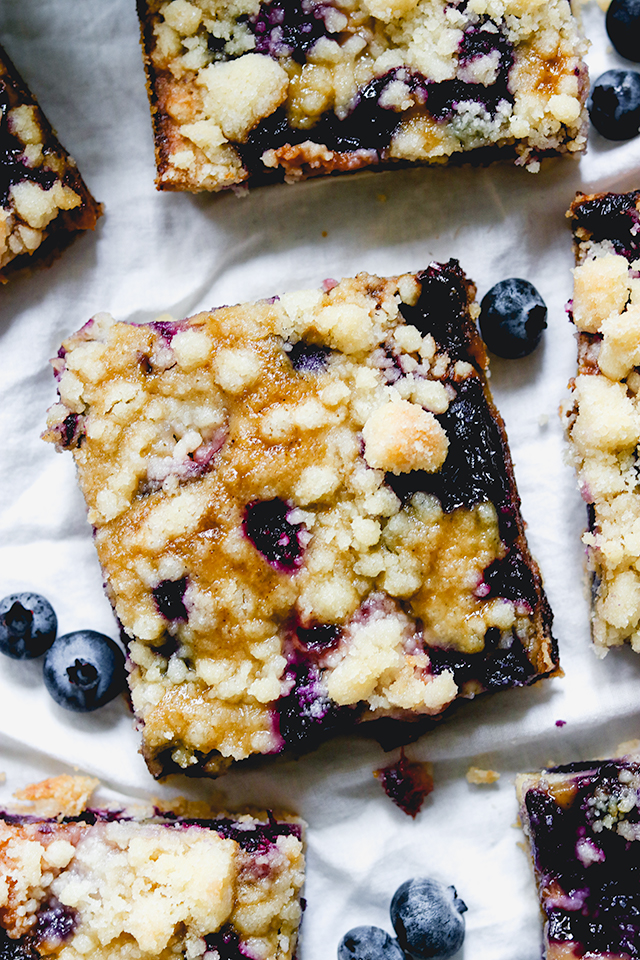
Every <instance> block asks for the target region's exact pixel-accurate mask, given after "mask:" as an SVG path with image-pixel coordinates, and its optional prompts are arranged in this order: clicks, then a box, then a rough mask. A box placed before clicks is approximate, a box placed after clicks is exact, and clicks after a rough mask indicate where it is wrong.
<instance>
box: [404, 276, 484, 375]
mask: <svg viewBox="0 0 640 960" xmlns="http://www.w3.org/2000/svg"><path fill="white" fill-rule="evenodd" d="M417 280H418V282H419V283H420V285H421V288H422V289H421V293H420V297H419V298H418V302H417V303H416V304H415V305H414V306H412V307H410V306H409V305H408V304H406V303H401V304H400V313H401V314H402V316H403V317H404V319H405V321H406V322H407V323H410V324H412V325H413V326H414V327H417V328H418V330H419V331H420V333H421V334H422V335H423V336H426V334H428V333H430V334H432V335H433V338H434V340H435V341H436V343H438V344H439V345H440V346H441V348H442V349H443V350H446V352H447V354H448V355H449V358H450V359H451V360H452V361H453V362H454V363H455V361H456V360H468V359H469V356H468V354H469V346H470V344H471V342H472V331H471V329H470V327H469V325H468V323H467V322H466V317H467V307H468V303H469V286H470V284H469V281H468V280H467V278H466V277H465V275H464V273H463V272H462V270H461V269H460V264H459V263H458V261H457V260H453V259H451V260H449V262H448V263H431V264H429V266H428V267H427V269H426V270H424V271H423V272H422V273H420V274H418V277H417Z"/></svg>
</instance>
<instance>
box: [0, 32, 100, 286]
mask: <svg viewBox="0 0 640 960" xmlns="http://www.w3.org/2000/svg"><path fill="white" fill-rule="evenodd" d="M100 213H101V207H100V204H99V203H96V201H95V200H94V199H93V197H92V196H91V194H90V193H89V191H88V189H87V187H86V185H85V183H84V181H83V180H82V177H81V176H80V174H79V173H78V169H77V167H76V165H75V161H74V160H72V158H71V157H70V156H69V154H68V153H67V152H66V151H65V150H64V148H63V147H62V146H61V144H60V143H59V142H58V139H57V138H56V135H55V133H54V131H53V130H52V129H51V126H50V124H49V123H48V121H47V119H46V117H45V116H44V114H43V113H42V110H41V109H40V107H39V106H38V104H37V102H36V100H35V98H34V97H33V95H32V94H31V93H30V92H29V90H28V88H27V87H26V85H25V83H24V81H23V80H22V78H21V77H20V75H19V74H18V71H17V70H16V68H15V67H14V65H13V64H12V62H11V60H10V59H9V57H8V56H7V54H6V52H5V51H4V50H3V49H2V47H0V283H5V282H6V281H7V279H8V277H9V276H10V274H11V273H12V272H15V271H16V270H18V269H21V268H22V267H25V266H30V265H31V264H32V263H33V262H34V261H35V260H47V259H50V258H52V257H53V256H54V255H55V254H57V253H58V252H59V251H60V250H62V249H63V248H64V247H66V246H67V245H68V244H69V243H70V242H71V240H73V238H74V237H75V236H76V235H77V233H78V231H79V230H93V229H94V227H95V225H96V221H97V219H98V217H99V216H100Z"/></svg>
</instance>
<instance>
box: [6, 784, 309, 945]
mask: <svg viewBox="0 0 640 960" xmlns="http://www.w3.org/2000/svg"><path fill="white" fill-rule="evenodd" d="M97 783H98V782H97V781H96V780H94V779H92V778H89V777H69V776H61V777H54V778H52V779H50V780H45V781H43V782H42V783H39V784H32V785H31V786H30V787H27V788H26V789H25V790H23V791H20V792H19V793H18V794H17V795H18V796H20V797H21V798H22V799H23V800H27V801H29V804H28V805H24V804H23V805H22V807H23V808H24V809H26V811H27V812H20V813H16V812H15V809H12V811H11V812H0V955H1V956H2V957H3V958H5V960H38V958H40V957H42V958H44V957H51V956H55V957H59V958H60V960H77V958H78V957H82V956H92V957H96V958H98V960H106V958H109V960H112V958H120V960H130V958H132V957H135V958H137V960H170V958H173V957H176V956H179V957H183V956H184V957H189V958H192V960H197V958H200V957H203V958H204V957H206V958H207V960H215V958H223V957H224V958H226V957H228V958H232V957H238V958H240V957H247V958H254V960H292V958H293V957H294V956H295V948H296V940H297V933H298V927H299V924H300V916H301V906H300V891H301V888H302V884H303V881H304V855H303V845H302V829H303V824H302V821H300V820H298V819H297V818H295V817H291V816H288V815H281V816H278V817H277V818H276V817H275V816H274V815H273V814H271V813H264V814H263V813H260V812H256V813H253V814H249V813H247V814H241V815H234V816H231V815H229V814H226V813H223V814H217V813H215V812H213V811H212V810H211V809H209V808H207V805H206V804H204V803H193V802H189V801H184V800H182V801H177V802H173V803H171V804H164V803H163V804H159V805H158V806H154V805H153V804H150V803H147V804H142V803H137V804H136V805H135V806H132V807H126V808H113V807H111V806H110V807H105V808H99V807H93V806H91V805H90V800H89V798H90V795H91V793H92V791H93V789H94V788H95V787H96V786H97Z"/></svg>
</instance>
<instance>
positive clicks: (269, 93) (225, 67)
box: [138, 0, 587, 191]
mask: <svg viewBox="0 0 640 960" xmlns="http://www.w3.org/2000/svg"><path fill="white" fill-rule="evenodd" d="M138 13H139V16H140V21H141V26H142V40H143V47H144V61H145V67H146V71H147V81H148V89H149V97H150V101H151V111H152V115H153V124H154V132H155V143H156V161H157V167H158V177H157V180H156V183H157V186H158V188H159V189H161V190H194V191H195V190H221V189H223V188H226V187H233V186H236V185H238V184H243V183H247V184H249V185H254V184H255V185H257V184H261V183H269V182H278V181H282V180H283V179H284V180H286V181H290V182H292V181H296V180H300V179H304V178H306V177H310V176H318V175H320V174H329V173H331V174H333V173H343V172H346V171H350V170H357V169H359V168H361V167H368V166H374V167H375V166H378V167H379V166H385V167H389V166H393V165H398V164H405V165H406V164H410V163H444V162H446V161H447V160H449V159H450V158H451V157H455V156H458V157H460V155H466V154H468V153H469V152H470V151H473V152H474V153H473V159H476V160H481V161H484V160H488V159H492V158H493V157H494V156H501V155H505V156H508V157H515V158H516V163H518V164H524V165H526V166H527V167H528V168H529V169H530V170H532V171H535V170H537V169H538V167H539V160H540V158H541V157H543V156H547V155H549V154H558V153H567V152H568V153H577V152H580V151H582V150H583V149H584V147H585V144H586V119H585V118H586V114H585V109H584V103H585V99H586V94H587V73H586V67H585V65H584V62H583V56H584V53H585V42H584V40H583V38H582V37H581V35H580V31H579V28H578V24H577V22H576V20H575V18H574V16H573V13H572V10H571V4H570V2H569V0H546V2H540V0H329V2H327V0H234V2H233V3H219V2H218V0H172V2H165V0H138Z"/></svg>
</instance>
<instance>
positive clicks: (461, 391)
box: [386, 377, 518, 543]
mask: <svg viewBox="0 0 640 960" xmlns="http://www.w3.org/2000/svg"><path fill="white" fill-rule="evenodd" d="M437 419H438V420H439V421H440V423H441V424H442V426H443V428H444V430H445V431H446V434H447V437H448V438H449V451H448V453H447V458H446V460H445V462H444V464H443V465H442V467H441V469H440V470H439V471H438V472H437V473H426V472H424V471H422V470H414V471H412V472H410V473H403V474H400V475H398V476H396V475H395V474H392V473H389V474H387V476H386V481H387V483H388V484H389V486H390V487H391V488H392V489H393V490H394V491H395V493H396V494H397V496H399V497H400V499H402V500H407V499H409V497H411V496H412V495H413V494H414V493H416V492H418V491H424V492H425V493H431V494H433V495H434V496H436V497H437V498H438V499H439V500H440V503H441V504H442V508H443V510H444V511H445V512H446V513H451V512H452V511H453V510H456V509H458V508H459V507H466V508H470V507H473V506H476V505H477V504H479V503H486V502H491V503H493V504H494V505H495V507H496V509H497V511H498V524H499V528H500V533H501V536H502V538H503V540H505V541H506V542H508V543H509V542H512V541H513V540H514V539H515V538H516V536H517V533H518V530H517V525H516V523H515V519H514V518H515V506H514V505H513V504H512V503H511V496H510V491H509V486H508V481H507V477H506V476H505V463H504V461H505V455H506V453H505V449H504V445H503V442H502V437H501V435H500V430H499V429H498V426H497V424H496V423H495V421H494V419H493V417H492V415H491V411H490V410H489V407H488V405H487V401H486V399H485V397H484V393H483V390H482V384H481V383H480V381H479V380H478V379H477V378H475V377H469V378H468V379H467V380H463V381H462V383H461V384H459V386H458V395H457V397H456V398H455V400H453V401H452V402H451V403H450V404H449V408H448V409H447V411H446V413H443V414H440V415H439V416H438V417H437Z"/></svg>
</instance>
